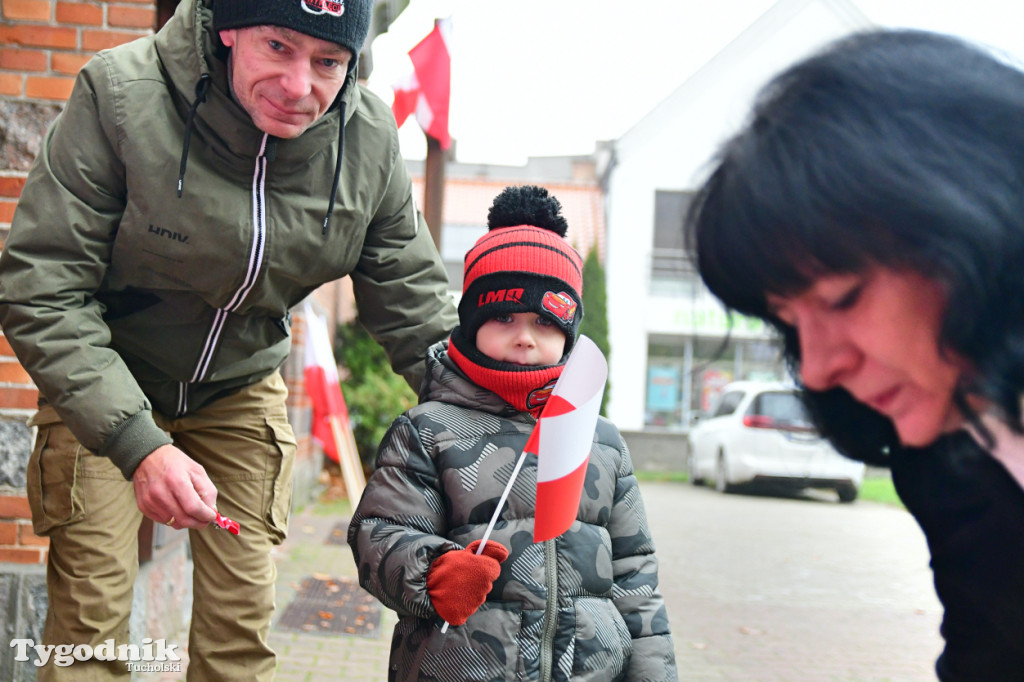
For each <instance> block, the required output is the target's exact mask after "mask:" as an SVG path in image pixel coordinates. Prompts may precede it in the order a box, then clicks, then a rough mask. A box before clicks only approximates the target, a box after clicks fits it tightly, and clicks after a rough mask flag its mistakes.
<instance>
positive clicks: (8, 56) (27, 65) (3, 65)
mask: <svg viewBox="0 0 1024 682" xmlns="http://www.w3.org/2000/svg"><path fill="white" fill-rule="evenodd" d="M0 69H11V70H12V71H46V53H45V52H43V51H41V50H17V49H11V48H3V47H0Z"/></svg>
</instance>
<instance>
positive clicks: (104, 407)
mask: <svg viewBox="0 0 1024 682" xmlns="http://www.w3.org/2000/svg"><path fill="white" fill-rule="evenodd" d="M371 8H372V2H371V0H344V1H341V0H183V1H182V2H181V4H180V5H179V7H178V10H177V12H176V14H175V16H174V17H173V18H172V19H171V20H170V21H169V22H168V23H167V25H166V26H165V27H164V28H163V29H162V30H161V31H160V32H159V33H157V34H156V35H155V36H149V37H146V38H142V39H139V40H136V41H134V42H132V43H129V44H127V45H123V46H121V47H117V48H114V49H111V50H107V51H104V52H101V53H99V54H98V55H97V56H96V57H95V58H94V59H92V60H91V61H90V62H89V63H88V64H87V65H86V66H85V67H84V68H83V69H82V72H81V73H80V75H79V77H78V80H77V82H76V84H75V88H74V91H73V92H72V95H71V98H70V99H69V100H68V103H67V106H66V108H65V110H64V111H63V113H62V114H61V116H60V117H59V118H58V119H57V121H56V122H55V124H54V125H53V127H52V128H51V130H50V131H49V132H48V134H47V135H46V137H45V139H44V140H43V145H42V149H41V151H40V153H39V156H38V158H37V160H36V162H35V165H34V166H33V168H32V170H31V172H30V173H29V176H28V179H27V182H26V184H25V188H24V191H23V193H22V197H21V200H20V202H19V204H18V208H17V211H16V213H15V216H14V220H13V223H12V226H11V233H10V237H9V239H8V241H7V243H6V245H5V249H4V251H3V254H2V256H0V324H2V325H3V330H4V333H5V335H6V337H7V338H8V339H9V341H10V343H11V346H12V347H13V348H14V350H15V352H16V353H17V355H18V358H19V360H20V361H21V362H22V364H23V365H24V366H25V368H26V370H27V371H28V372H29V374H30V375H31V376H32V378H33V380H34V381H35V382H36V384H37V385H38V387H39V390H40V394H41V401H40V410H39V411H38V413H37V414H36V415H35V417H33V420H32V423H33V424H35V425H36V426H38V427H39V431H38V435H37V438H36V445H35V448H34V452H33V454H32V458H31V460H30V463H29V471H28V486H27V487H28V495H29V499H30V503H31V505H32V508H33V522H34V525H35V528H36V531H37V532H38V533H40V534H43V535H47V536H49V537H50V540H51V544H50V556H49V568H48V587H49V603H50V608H49V613H48V618H47V628H46V635H45V641H46V642H47V643H51V644H63V643H67V644H73V645H78V644H89V645H91V646H93V647H95V646H96V645H98V644H102V643H103V642H104V641H106V640H107V639H108V638H113V639H114V640H115V641H116V643H117V644H122V643H128V641H129V635H128V621H129V615H130V607H131V587H132V582H133V580H134V577H135V575H136V572H137V569H138V561H137V554H136V548H135V533H136V532H137V529H138V527H139V523H140V522H141V519H142V515H145V516H147V517H149V518H151V519H153V520H154V521H156V522H159V523H166V524H168V525H171V526H173V527H174V528H188V529H190V540H191V544H192V552H193V559H194V565H195V575H194V588H193V589H194V597H195V608H194V610H193V618H192V632H191V634H190V644H189V656H190V659H191V665H190V667H189V679H205V680H233V679H270V678H271V677H272V676H273V671H274V667H275V661H274V654H273V652H272V651H271V650H270V649H269V647H267V645H266V635H267V632H268V629H269V622H270V616H271V614H272V611H273V582H274V567H273V561H272V559H271V558H270V549H271V547H272V545H273V544H276V543H279V542H280V541H281V540H282V539H283V537H284V532H285V528H286V524H287V511H288V506H289V498H290V486H291V462H292V459H293V456H294V450H295V441H294V436H293V435H292V433H291V429H290V427H289V426H288V423H287V420H286V414H285V405H284V401H285V395H286V390H285V388H284V386H283V382H282V381H281V378H280V375H279V373H278V368H279V367H280V366H281V364H282V363H283V362H284V359H285V357H286V356H287V354H288V350H289V348H290V345H291V341H290V328H289V322H290V320H289V317H288V310H289V309H290V308H291V307H292V306H294V305H295V304H296V303H298V302H300V301H301V300H303V298H305V297H306V296H307V295H308V294H309V293H310V292H312V291H313V290H314V289H316V288H317V287H318V286H319V285H321V284H322V283H324V282H328V281H331V280H335V279H338V278H340V277H342V276H345V275H350V276H351V278H352V282H353V284H354V289H355V295H356V298H357V302H358V303H359V311H360V318H361V320H362V322H363V323H364V324H365V325H366V326H367V328H368V329H369V330H370V332H371V333H372V334H373V335H374V337H375V338H376V339H377V340H378V341H379V342H380V343H381V344H382V345H383V347H384V348H385V350H387V352H388V355H389V357H390V359H391V363H392V366H393V367H394V369H395V370H396V371H398V372H400V373H402V374H403V375H404V376H405V377H406V379H407V380H408V381H409V383H410V385H412V386H414V387H415V388H418V387H419V382H420V379H421V376H422V373H423V371H424V369H423V359H424V356H425V352H426V349H427V348H428V347H429V346H430V345H431V344H433V343H435V342H436V341H439V340H441V339H444V338H446V337H447V335H448V332H449V331H450V329H451V327H452V326H454V324H455V322H456V318H455V312H454V308H453V306H452V303H451V300H450V298H449V296H448V294H447V293H446V277H445V274H444V271H443V268H442V266H441V264H440V261H439V258H438V256H437V252H436V249H435V248H434V245H433V242H432V240H431V238H430V235H429V231H428V230H427V227H426V225H425V224H423V223H421V222H420V220H419V216H418V214H417V211H416V208H415V205H414V202H413V198H412V186H411V182H410V179H409V177H408V175H407V172H406V170H405V167H404V163H403V161H402V158H401V156H400V154H399V150H398V139H397V132H396V129H395V124H394V119H393V117H392V115H391V112H390V110H389V108H388V107H387V106H386V105H385V104H384V103H383V102H381V101H380V100H379V99H378V98H376V97H375V96H373V95H372V94H371V93H369V92H368V91H367V90H365V89H363V88H362V87H360V86H358V85H357V83H356V81H355V74H356V71H355V68H354V67H355V63H356V55H358V53H359V50H360V48H361V47H362V44H363V42H364V40H365V37H366V34H367V30H368V25H369V20H370V13H371ZM218 511H220V512H221V513H223V514H224V515H226V516H230V517H231V518H233V519H235V520H237V521H239V522H240V523H241V527H242V532H241V534H240V535H239V536H237V537H236V536H232V535H230V534H228V533H225V532H223V531H221V530H218V529H216V528H214V527H212V526H210V523H211V521H213V520H214V519H215V516H216V513H217V512H218ZM133 636H134V639H135V640H136V641H138V640H141V638H142V637H145V636H147V633H133ZM126 668H127V666H126V665H125V664H124V662H119V661H114V662H106V663H104V662H102V661H93V662H90V663H85V662H82V663H79V662H76V663H75V665H74V666H70V667H68V668H56V667H54V666H52V665H49V666H46V667H44V668H41V669H40V671H39V675H40V679H57V678H58V676H59V675H60V674H64V675H70V677H71V678H74V679H86V678H85V677H82V675H83V674H86V671H88V674H91V675H93V676H92V677H89V678H88V679H106V678H107V676H110V677H114V676H118V675H123V674H125V673H126ZM93 671H95V672H93ZM51 675H52V678H51V677H50V676H51Z"/></svg>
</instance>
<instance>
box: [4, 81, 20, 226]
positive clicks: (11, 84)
mask: <svg viewBox="0 0 1024 682" xmlns="http://www.w3.org/2000/svg"><path fill="white" fill-rule="evenodd" d="M22 80H23V78H22V77H21V76H20V75H18V74H16V73H0V95H8V96H13V97H20V96H21V83H22ZM0 222H4V219H3V218H0ZM7 222H10V219H9V218H8V219H7Z"/></svg>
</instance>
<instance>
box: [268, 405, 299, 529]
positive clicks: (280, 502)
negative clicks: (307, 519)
mask: <svg viewBox="0 0 1024 682" xmlns="http://www.w3.org/2000/svg"><path fill="white" fill-rule="evenodd" d="M267 426H268V427H269V428H270V433H271V437H272V438H273V440H274V443H273V445H274V449H275V451H274V453H273V454H272V461H271V462H270V463H269V465H268V469H269V471H268V472H267V473H268V476H269V478H270V479H271V480H269V481H268V484H269V485H270V490H271V494H270V500H269V502H270V504H269V505H267V511H266V521H267V530H268V531H270V537H271V539H272V540H273V542H274V544H275V545H279V544H281V543H282V542H283V541H284V538H285V535H286V534H287V532H288V514H289V512H290V511H291V505H292V471H293V469H294V465H295V451H296V449H297V446H296V442H295V433H294V432H293V431H292V427H291V424H289V423H288V420H287V419H274V418H268V419H267Z"/></svg>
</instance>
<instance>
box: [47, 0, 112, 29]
mask: <svg viewBox="0 0 1024 682" xmlns="http://www.w3.org/2000/svg"><path fill="white" fill-rule="evenodd" d="M57 22H58V23H61V24H83V25H85V26H102V25H103V8H102V7H100V6H99V5H94V4H92V3H84V2H58V3H57Z"/></svg>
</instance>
